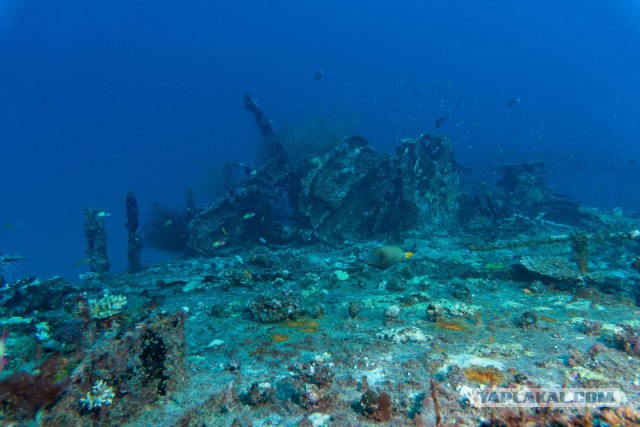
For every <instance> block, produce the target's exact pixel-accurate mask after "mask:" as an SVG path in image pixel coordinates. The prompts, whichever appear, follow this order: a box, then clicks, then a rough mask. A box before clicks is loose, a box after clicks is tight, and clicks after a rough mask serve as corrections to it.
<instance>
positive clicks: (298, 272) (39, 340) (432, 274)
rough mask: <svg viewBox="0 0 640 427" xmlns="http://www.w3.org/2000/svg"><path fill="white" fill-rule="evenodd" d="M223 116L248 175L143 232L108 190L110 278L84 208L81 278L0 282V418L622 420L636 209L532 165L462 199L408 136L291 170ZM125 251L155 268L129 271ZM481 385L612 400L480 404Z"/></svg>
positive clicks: (102, 237)
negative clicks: (119, 249)
mask: <svg viewBox="0 0 640 427" xmlns="http://www.w3.org/2000/svg"><path fill="white" fill-rule="evenodd" d="M320 75H321V74H320ZM244 105H245V108H246V110H247V111H248V113H249V114H250V115H251V116H252V117H253V119H254V121H255V124H256V125H257V127H258V129H259V131H260V133H261V136H262V138H263V142H264V146H265V153H266V158H265V160H264V162H263V164H262V165H261V166H259V167H257V168H256V169H255V170H249V171H247V173H246V174H245V176H244V177H243V178H242V179H241V180H239V181H238V182H236V183H234V184H233V185H232V187H231V188H230V189H229V190H228V192H227V193H226V194H225V195H224V196H223V197H221V198H220V199H219V200H217V201H216V202H215V203H213V204H211V205H209V206H197V204H196V202H195V197H194V195H193V194H192V193H190V194H189V196H188V197H187V204H186V206H185V208H184V210H183V211H179V210H178V211H175V210H172V209H169V208H164V207H162V206H158V207H157V209H156V210H155V213H154V215H153V217H152V219H151V221H150V222H149V224H147V229H146V232H139V230H138V225H139V218H138V206H137V197H140V196H142V195H140V194H136V193H134V192H129V193H127V194H126V198H125V203H126V206H127V218H126V224H125V225H126V227H127V231H128V245H129V251H128V260H129V268H128V269H127V270H126V271H125V272H123V273H118V274H113V273H110V262H109V259H108V253H107V242H109V236H108V235H107V234H106V232H105V229H104V215H103V213H102V212H101V211H99V210H97V209H94V208H91V207H88V208H87V209H86V211H85V221H84V230H85V234H86V239H87V250H86V252H87V257H88V258H87V261H86V264H87V265H88V267H89V271H88V272H87V273H85V274H82V275H81V276H80V278H79V279H78V280H75V281H69V280H66V279H63V278H61V277H53V278H48V279H43V278H36V277H25V278H22V279H19V280H16V281H12V282H7V281H6V280H4V279H3V280H2V284H3V286H4V289H3V291H2V294H1V298H2V299H1V301H0V303H1V304H2V313H1V316H2V317H1V319H0V322H1V325H2V330H3V331H5V332H4V333H3V335H2V337H1V338H0V353H1V354H2V355H3V359H2V364H1V365H0V369H2V372H1V373H0V404H1V405H2V408H1V409H2V411H1V415H0V417H1V419H2V422H3V424H7V425H12V424H13V425H31V424H34V425H86V426H89V425H154V426H163V425H167V426H173V425H193V426H195V425H206V426H231V425H234V426H250V425H298V426H325V425H326V426H359V425H416V426H419V425H486V426H490V425H491V426H497V425H565V426H575V425H611V426H614V425H615V426H626V425H636V424H638V423H640V412H638V405H639V404H640V401H639V400H638V396H639V394H638V392H639V391H640V377H639V372H640V367H639V366H638V360H639V359H640V323H639V320H638V319H640V317H639V315H640V307H639V306H640V285H639V283H640V268H639V267H638V264H639V262H638V257H639V256H640V231H638V229H639V228H640V223H639V218H640V217H639V216H638V215H637V214H631V213H629V214H627V213H626V212H610V211H601V210H597V209H593V208H588V207H582V206H580V205H579V204H578V203H577V202H576V201H574V200H573V199H570V198H566V197H559V196H558V195H554V193H553V191H552V189H551V188H549V187H548V186H547V167H546V164H545V163H544V162H534V163H513V164H506V165H502V166H500V167H498V169H497V172H498V173H499V174H501V179H500V180H499V181H498V183H497V186H496V188H495V189H494V190H493V191H492V192H485V193H480V194H478V193H474V192H471V191H470V190H469V189H468V188H465V187H464V186H463V185H462V184H461V180H460V171H459V168H458V165H457V163H456V159H455V153H454V150H453V148H452V144H451V141H450V140H449V139H447V138H446V137H443V136H433V135H429V134H428V133H424V134H422V135H418V136H416V137H413V138H406V139H403V140H402V141H401V142H400V143H399V144H398V145H397V148H396V150H395V153H393V154H381V153H378V152H376V150H374V149H373V148H372V146H371V145H370V144H369V143H368V142H367V140H366V139H365V138H364V137H362V136H359V135H344V137H343V138H342V139H340V140H339V141H338V142H337V143H336V144H334V145H332V146H328V147H325V149H324V150H323V151H321V152H317V153H313V154H312V155H310V156H309V157H306V158H303V159H299V158H296V159H292V158H290V157H289V153H288V152H287V149H286V148H285V145H284V144H283V143H282V142H281V141H280V140H279V138H278V136H277V133H276V132H275V131H274V129H273V128H272V125H271V123H272V122H271V121H270V120H269V119H268V117H267V115H266V114H265V112H263V111H262V109H261V108H260V107H259V106H258V104H257V103H256V102H255V100H254V99H253V98H252V97H251V96H249V95H246V96H245V97H244ZM439 120H440V119H439ZM145 240H146V242H145ZM144 244H152V245H156V246H157V247H158V248H161V249H165V250H169V251H172V252H175V253H176V254H177V257H176V258H175V259H173V260H171V261H167V262H162V263H158V264H154V265H145V263H144V261H143V258H141V257H140V250H141V248H142V245H144ZM20 259H21V257H20V256H17V255H15V256H12V255H2V256H1V257H0V263H1V264H0V266H2V267H4V266H6V265H8V264H9V263H12V262H19V261H20ZM492 389H509V390H520V391H523V392H524V393H525V394H526V391H527V390H539V389H549V390H573V389H576V390H582V389H589V390H596V391H598V390H600V391H601V390H614V391H615V392H616V393H619V394H616V395H615V397H616V399H617V398H618V396H624V399H625V400H624V401H622V402H617V401H616V402H613V403H616V405H612V402H611V401H609V402H605V403H606V404H602V405H592V406H590V407H580V408H574V409H572V410H562V409H557V408H553V407H551V408H549V409H548V410H543V411H541V410H539V408H538V409H537V408H536V406H530V407H527V408H519V409H514V408H509V407H507V408H499V409H496V408H491V407H487V406H486V405H485V406H482V405H480V404H479V402H480V400H481V399H482V396H487V395H486V393H487V391H488V390H492ZM482 393H485V394H484V395H483V394H482ZM612 396H613V395H612ZM478 399H480V400H478ZM537 403H538V405H541V403H540V402H537ZM618 403H620V404H619V405H618Z"/></svg>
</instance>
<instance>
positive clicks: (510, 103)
mask: <svg viewBox="0 0 640 427" xmlns="http://www.w3.org/2000/svg"><path fill="white" fill-rule="evenodd" d="M519 102H520V98H511V99H510V100H508V101H507V102H505V103H504V105H505V107H508V108H511V107H513V106H515V105H516V104H517V103H519Z"/></svg>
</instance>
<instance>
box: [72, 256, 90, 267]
mask: <svg viewBox="0 0 640 427" xmlns="http://www.w3.org/2000/svg"><path fill="white" fill-rule="evenodd" d="M90 262H91V257H86V258H82V259H81V260H78V261H76V262H74V263H73V265H75V266H76V267H80V266H81V265H85V264H89V263H90Z"/></svg>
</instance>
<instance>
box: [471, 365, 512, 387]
mask: <svg viewBox="0 0 640 427" xmlns="http://www.w3.org/2000/svg"><path fill="white" fill-rule="evenodd" d="M462 372H464V375H465V376H466V377H467V379H468V380H469V381H472V382H474V383H477V384H487V385H495V384H498V383H499V382H500V381H502V380H503V379H504V377H505V375H504V373H503V372H501V371H500V370H499V369H497V368H494V367H493V366H486V367H485V366H469V367H467V368H464V369H463V370H462Z"/></svg>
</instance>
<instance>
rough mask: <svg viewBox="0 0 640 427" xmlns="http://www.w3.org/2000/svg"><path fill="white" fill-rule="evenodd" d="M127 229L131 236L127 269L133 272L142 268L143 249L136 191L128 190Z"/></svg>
mask: <svg viewBox="0 0 640 427" xmlns="http://www.w3.org/2000/svg"><path fill="white" fill-rule="evenodd" d="M126 207H127V224H126V227H127V231H128V234H129V238H128V241H127V260H128V261H129V265H128V267H127V271H128V272H130V273H133V272H135V271H138V270H140V269H141V268H142V263H141V262H140V252H141V251H142V238H141V237H140V234H139V233H138V227H139V226H140V222H139V220H138V198H137V197H136V193H135V191H127V197H126Z"/></svg>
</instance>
